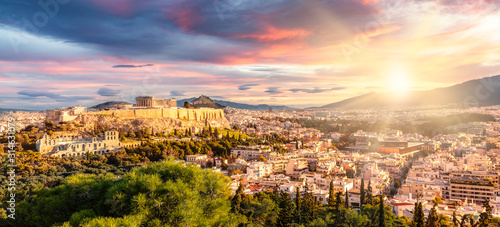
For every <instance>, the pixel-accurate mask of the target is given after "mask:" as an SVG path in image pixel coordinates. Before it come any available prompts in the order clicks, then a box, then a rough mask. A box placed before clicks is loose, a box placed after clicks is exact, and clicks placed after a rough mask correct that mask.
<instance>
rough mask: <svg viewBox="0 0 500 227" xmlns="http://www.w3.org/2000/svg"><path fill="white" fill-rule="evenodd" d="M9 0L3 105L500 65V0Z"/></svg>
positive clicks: (322, 97)
mask: <svg viewBox="0 0 500 227" xmlns="http://www.w3.org/2000/svg"><path fill="white" fill-rule="evenodd" d="M398 2H399V1H394V0H380V1H377V0H355V1H343V0H342V1H334V2H329V1H305V2H304V1H287V2H286V3H285V2H283V1H251V2H249V1H229V0H227V1H223V0H215V1H212V0H211V1H170V2H168V3H164V2H160V1H151V2H147V3H145V2H141V3H138V2H135V1H128V0H127V1H118V0H116V1H106V2H100V1H89V2H82V1H62V0H61V1H47V4H46V5H43V4H42V5H36V4H28V3H27V2H26V1H15V2H11V1H7V2H5V1H4V3H2V7H1V9H2V11H1V12H2V13H0V24H1V25H2V26H0V32H1V33H3V34H5V35H3V36H2V38H0V39H1V40H2V42H0V71H1V72H2V74H0V81H2V84H4V86H3V89H2V91H0V97H2V99H1V103H0V108H23V109H44V108H55V107H61V106H69V105H75V104H78V105H83V106H91V105H93V104H97V103H101V102H105V101H111V100H116V101H129V102H130V101H132V100H133V98H134V97H135V96H140V95H151V96H158V97H165V98H166V97H174V98H177V99H184V98H191V97H195V96H196V97H197V96H199V95H201V94H205V95H208V96H210V97H212V98H215V99H224V100H228V101H232V102H240V103H247V104H272V105H289V106H320V105H324V104H328V103H332V102H337V101H341V100H343V99H347V98H351V97H355V96H358V95H362V94H366V93H369V92H384V91H391V92H397V93H401V92H404V91H407V90H429V89H433V88H437V87H446V86H450V85H453V84H457V83H461V82H464V81H468V80H472V79H477V78H482V77H488V76H494V75H498V74H500V73H498V72H499V71H500V55H498V53H499V50H500V49H499V47H498V46H497V45H495V44H496V43H498V41H500V35H499V34H500V25H498V23H497V21H498V20H499V19H500V16H499V15H500V14H498V9H499V8H498V7H499V3H496V2H495V1H488V0H481V1H461V2H451V1H421V0H418V1H408V2H406V3H405V4H401V3H398Z"/></svg>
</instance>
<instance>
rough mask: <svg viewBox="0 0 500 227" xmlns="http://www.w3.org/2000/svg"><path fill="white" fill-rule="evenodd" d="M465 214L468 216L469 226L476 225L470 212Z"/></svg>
mask: <svg viewBox="0 0 500 227" xmlns="http://www.w3.org/2000/svg"><path fill="white" fill-rule="evenodd" d="M467 216H469V217H468V219H469V225H470V226H471V227H473V226H476V219H475V218H474V216H472V214H469V215H467Z"/></svg>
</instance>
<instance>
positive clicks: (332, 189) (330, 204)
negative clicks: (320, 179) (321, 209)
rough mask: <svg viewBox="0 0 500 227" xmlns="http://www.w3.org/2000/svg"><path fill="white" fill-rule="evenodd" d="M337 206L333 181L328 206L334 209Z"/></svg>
mask: <svg viewBox="0 0 500 227" xmlns="http://www.w3.org/2000/svg"><path fill="white" fill-rule="evenodd" d="M334 205H335V192H334V188H333V180H332V181H330V189H329V191H328V206H329V207H333V206H334Z"/></svg>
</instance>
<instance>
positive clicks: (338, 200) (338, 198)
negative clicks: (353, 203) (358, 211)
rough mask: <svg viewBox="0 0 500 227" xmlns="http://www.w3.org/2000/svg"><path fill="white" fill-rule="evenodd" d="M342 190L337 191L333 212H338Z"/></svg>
mask: <svg viewBox="0 0 500 227" xmlns="http://www.w3.org/2000/svg"><path fill="white" fill-rule="evenodd" d="M341 195H342V192H337V196H336V197H337V199H336V200H335V212H336V213H338V212H339V210H340V207H341V206H342V203H343V202H342V197H341Z"/></svg>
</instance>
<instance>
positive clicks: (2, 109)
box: [0, 108, 39, 112]
mask: <svg viewBox="0 0 500 227" xmlns="http://www.w3.org/2000/svg"><path fill="white" fill-rule="evenodd" d="M4 111H5V112H7V111H25V112H34V111H39V110H25V109H8V108H5V109H4V108H0V112H4Z"/></svg>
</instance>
